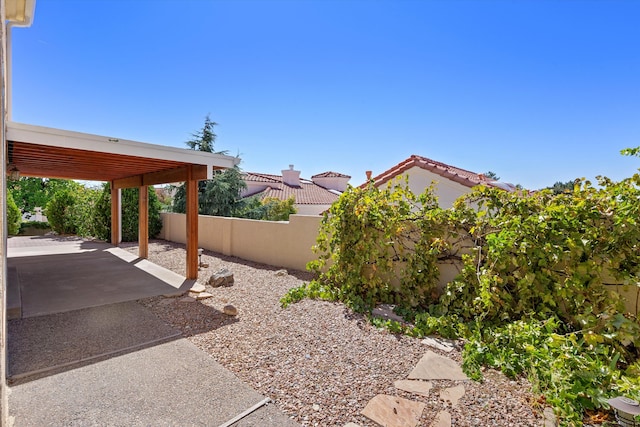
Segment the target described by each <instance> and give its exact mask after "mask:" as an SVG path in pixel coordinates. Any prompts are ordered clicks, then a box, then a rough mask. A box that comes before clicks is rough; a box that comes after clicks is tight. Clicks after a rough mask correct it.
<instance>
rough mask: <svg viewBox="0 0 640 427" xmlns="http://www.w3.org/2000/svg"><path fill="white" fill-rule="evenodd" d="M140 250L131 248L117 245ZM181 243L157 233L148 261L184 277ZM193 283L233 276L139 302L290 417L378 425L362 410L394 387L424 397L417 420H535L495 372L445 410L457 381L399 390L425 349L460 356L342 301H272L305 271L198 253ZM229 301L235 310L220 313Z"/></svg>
mask: <svg viewBox="0 0 640 427" xmlns="http://www.w3.org/2000/svg"><path fill="white" fill-rule="evenodd" d="M121 247H122V248H123V249H126V250H129V251H131V252H133V253H137V246H136V245H133V244H122V245H121ZM185 257H186V256H185V250H184V245H180V244H176V243H172V242H167V241H163V240H152V241H150V244H149V260H150V261H152V262H154V263H156V264H158V265H161V266H163V267H165V268H168V269H171V270H173V271H175V272H177V273H179V274H185V270H184V263H185ZM202 261H203V263H206V264H209V266H208V268H204V269H202V270H201V271H200V277H199V281H200V283H203V284H204V283H205V282H206V281H207V279H208V278H209V276H210V275H211V274H212V273H213V272H215V271H218V270H220V269H222V268H227V269H228V270H230V271H231V272H232V273H233V274H234V277H235V283H234V285H233V286H231V287H222V288H212V287H209V286H207V292H210V293H211V294H213V297H212V298H209V299H206V300H202V301H198V302H191V303H187V302H180V301H179V299H177V298H172V299H167V298H162V297H157V298H149V299H145V300H142V301H141V303H142V304H143V305H145V306H146V307H148V308H150V309H151V310H152V311H153V312H154V313H155V314H156V315H157V316H158V317H160V318H161V319H163V320H164V321H166V322H167V323H169V324H170V325H173V326H175V327H176V328H178V329H180V330H181V331H182V333H183V334H184V335H185V336H187V337H188V338H189V339H190V340H191V341H192V342H193V343H194V344H195V345H197V346H198V347H200V348H201V349H203V350H204V351H206V352H208V353H210V354H211V355H212V356H213V357H214V358H215V359H216V360H217V361H218V362H219V363H221V364H222V365H223V366H225V367H226V368H227V369H229V370H231V371H232V372H234V373H235V374H236V375H237V376H238V377H239V378H240V379H242V380H243V381H245V382H247V383H248V384H250V385H251V386H252V387H253V388H254V389H256V390H257V391H259V392H260V393H262V394H264V395H266V396H269V397H270V398H271V399H273V401H274V402H275V403H276V405H277V406H278V407H279V408H280V409H281V410H282V411H284V412H285V413H286V414H288V415H289V416H290V417H291V418H293V419H294V420H296V421H297V422H299V423H301V424H302V425H308V426H344V425H345V424H346V423H348V422H355V423H357V424H359V425H360V426H363V427H365V426H376V424H375V423H373V422H372V421H370V420H368V419H367V418H365V417H363V416H362V415H360V411H361V410H362V409H363V408H364V407H365V405H366V404H367V402H368V401H369V400H370V399H372V398H373V397H374V396H375V395H377V394H391V395H397V396H402V397H406V398H410V399H412V400H416V401H421V402H424V403H425V404H426V409H425V411H424V412H423V415H422V418H421V420H420V425H421V426H430V425H431V422H432V420H433V419H434V418H435V416H436V414H437V413H438V411H440V410H443V409H447V410H448V411H449V412H450V413H451V414H452V423H453V425H454V426H474V427H475V426H489V425H493V426H514V427H515V426H518V427H522V426H535V427H538V426H540V425H541V417H540V414H539V413H537V412H539V411H533V410H532V409H531V403H532V402H534V401H535V397H534V396H532V394H531V393H530V392H529V389H530V386H529V384H528V383H527V382H526V381H524V380H520V381H510V380H509V379H507V378H506V377H504V376H503V375H502V374H500V373H498V372H495V371H487V372H485V374H486V378H485V381H484V382H483V383H477V382H473V381H470V382H465V388H466V393H465V395H464V397H463V398H462V400H461V401H460V403H459V404H458V406H456V407H455V408H450V407H447V404H446V403H445V402H443V401H442V400H440V398H439V395H440V390H442V389H444V388H446V387H451V386H454V385H456V384H457V383H455V382H449V381H436V382H435V383H434V388H433V389H432V390H431V393H430V395H429V396H428V397H421V396H419V395H415V394H410V393H406V392H402V391H399V390H396V389H395V387H394V386H393V383H394V381H396V380H399V379H406V378H407V375H408V374H409V372H410V371H411V370H412V369H413V367H414V366H415V365H416V363H417V362H418V361H419V360H420V358H421V357H422V356H423V354H424V353H425V352H426V351H427V350H432V351H434V352H439V353H440V354H443V355H445V356H447V357H450V358H452V359H454V360H456V361H458V362H460V361H461V356H460V352H459V351H457V350H454V351H452V352H451V353H443V352H440V351H439V350H436V349H431V348H429V347H427V346H425V345H423V344H421V342H420V341H421V340H419V339H415V338H409V337H406V336H398V335H394V334H391V333H388V332H386V331H384V330H379V329H376V328H374V327H373V326H371V325H370V324H369V322H368V321H367V320H366V318H364V317H363V316H362V315H359V314H354V313H353V312H351V311H350V310H348V309H346V308H345V307H344V306H343V305H342V304H338V303H329V302H324V301H310V300H304V301H302V302H300V303H297V304H293V305H291V306H290V307H289V308H287V309H282V308H280V303H279V300H280V298H281V297H282V296H283V295H284V294H285V293H286V292H287V290H288V289H290V288H292V287H296V286H299V285H301V284H302V283H303V282H304V281H308V280H310V278H311V276H309V274H308V273H305V272H295V271H290V272H288V274H285V275H279V274H276V272H277V271H278V270H279V269H277V268H274V267H269V266H265V265H261V264H256V263H251V262H247V261H243V260H240V259H237V258H231V257H225V256H221V255H219V254H215V253H212V252H208V251H205V252H204V255H203V256H202ZM227 304H233V305H234V306H236V307H237V308H238V311H239V314H238V316H237V317H229V316H226V315H225V314H223V313H222V308H223V307H224V306H225V305H227Z"/></svg>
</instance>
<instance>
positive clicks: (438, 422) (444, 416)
mask: <svg viewBox="0 0 640 427" xmlns="http://www.w3.org/2000/svg"><path fill="white" fill-rule="evenodd" d="M431 427H451V414H450V413H448V412H447V411H440V412H438V415H436V418H435V420H433V423H432V424H431Z"/></svg>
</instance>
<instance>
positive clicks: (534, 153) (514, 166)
mask: <svg viewBox="0 0 640 427" xmlns="http://www.w3.org/2000/svg"><path fill="white" fill-rule="evenodd" d="M639 19H640V2H637V1H616V0H608V1H605V0H602V1H577V0H573V1H571V0H563V1H560V0H558V1H544V0H534V1H526V0H519V1H515V0H514V1H483V0H474V1H456V0H451V1H444V0H442V1H429V0H424V1H373V0H372V1H349V0H344V1H337V0H335V1H332V0H319V1H310V0H309V1H304V0H303V1H293V0H288V1H268V0H254V1H243V0H240V1H214V0H175V1H174V0H153V1H152V0H128V1H125V0H110V1H101V0H91V1H85V0H37V2H36V13H35V19H34V23H33V25H32V26H31V27H30V28H16V29H14V30H13V33H12V34H13V110H12V114H13V120H15V121H18V122H25V123H31V124H37V125H42V126H51V127H57V128H62V129H69V130H77V131H82V132H90V133H96V134H101V135H106V136H114V137H119V138H124V139H133V140H138V141H143V142H151V143H156V144H162V145H171V146H177V147H185V145H184V141H186V140H188V139H189V138H190V135H191V133H193V132H195V131H197V130H198V129H200V128H201V127H202V124H203V122H204V117H205V116H206V115H207V114H210V115H211V119H212V120H214V121H216V122H217V123H218V124H219V125H218V126H217V127H216V133H217V134H218V140H217V143H216V149H217V150H228V151H229V153H230V154H233V155H236V154H239V155H240V157H241V158H242V159H243V161H242V163H241V167H242V168H243V169H244V170H247V171H252V172H264V173H280V170H282V169H285V168H287V167H288V165H289V164H294V165H295V167H296V169H298V170H301V171H302V176H303V177H306V178H309V177H311V176H312V175H314V174H316V173H320V172H324V171H328V170H331V171H336V172H341V173H346V174H348V175H351V176H352V177H353V178H352V179H351V183H352V184H354V185H358V184H360V183H361V182H363V181H364V177H365V171H366V170H372V171H373V173H374V175H375V174H378V173H380V172H382V171H384V170H386V169H388V168H390V167H392V166H393V165H395V164H397V163H399V162H400V161H402V160H404V159H405V158H407V157H409V156H410V155H411V154H419V155H422V156H425V157H429V158H432V159H434V160H438V161H441V162H445V163H449V164H452V165H454V166H458V167H461V168H465V169H469V170H472V171H475V172H487V171H493V172H495V173H496V174H497V175H498V176H500V177H501V180H502V181H507V182H512V183H514V184H521V185H523V186H525V187H526V188H530V189H536V188H541V187H545V186H549V185H552V184H553V183H554V182H556V181H567V180H571V179H574V178H576V177H587V178H589V179H593V178H594V177H595V176H596V175H605V176H608V177H610V178H612V179H616V180H618V179H622V178H625V177H628V176H630V175H632V174H633V173H635V172H637V169H638V167H640V159H637V158H628V157H623V156H621V155H620V154H619V151H620V150H621V149H623V148H626V147H636V146H640V47H639V46H640V25H639V24H638V20H639Z"/></svg>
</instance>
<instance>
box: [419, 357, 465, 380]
mask: <svg viewBox="0 0 640 427" xmlns="http://www.w3.org/2000/svg"><path fill="white" fill-rule="evenodd" d="M409 379H410V380H453V381H456V380H461V381H462V380H468V379H469V378H468V377H467V376H466V375H465V374H464V372H462V368H461V367H460V365H458V364H457V363H456V362H454V361H453V360H451V359H449V358H448V357H444V356H440V355H439V354H436V353H434V352H432V351H428V352H427V353H426V354H425V355H424V356H422V359H420V361H419V362H418V364H417V365H416V366H415V368H413V370H412V371H411V373H410V374H409Z"/></svg>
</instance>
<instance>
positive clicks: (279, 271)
mask: <svg viewBox="0 0 640 427" xmlns="http://www.w3.org/2000/svg"><path fill="white" fill-rule="evenodd" d="M274 274H275V275H276V276H286V275H287V274H289V272H288V271H287V270H278V271H276V272H275V273H274Z"/></svg>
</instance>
